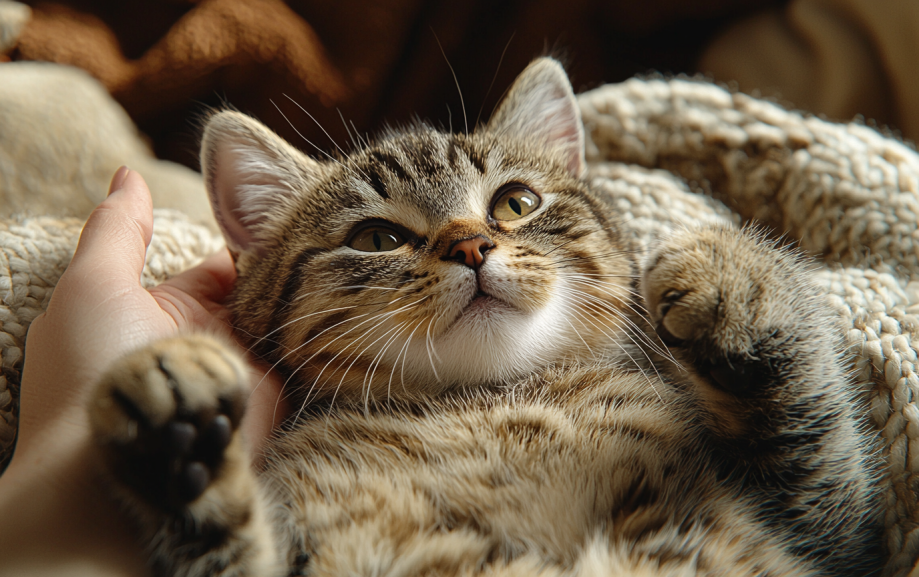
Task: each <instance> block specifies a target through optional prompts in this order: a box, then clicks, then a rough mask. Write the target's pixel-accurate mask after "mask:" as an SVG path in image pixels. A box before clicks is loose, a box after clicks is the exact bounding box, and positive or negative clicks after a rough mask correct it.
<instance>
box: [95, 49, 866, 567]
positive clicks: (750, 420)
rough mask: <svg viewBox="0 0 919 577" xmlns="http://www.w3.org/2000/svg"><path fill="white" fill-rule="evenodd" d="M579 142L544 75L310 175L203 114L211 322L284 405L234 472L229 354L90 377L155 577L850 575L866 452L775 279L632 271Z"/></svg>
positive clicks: (716, 248)
mask: <svg viewBox="0 0 919 577" xmlns="http://www.w3.org/2000/svg"><path fill="white" fill-rule="evenodd" d="M583 149H584V133H583V128H582V125H581V122H580V115H579V112H578V107H577V104H576V101H575V99H574V95H573V93H572V89H571V86H570V84H569V82H568V79H567V77H566V75H565V73H564V71H563V70H562V68H561V66H560V65H559V64H558V63H557V62H555V61H553V60H551V59H540V60H537V61H535V62H534V63H533V64H531V65H530V66H529V67H528V68H527V69H526V70H525V71H524V72H523V73H522V74H521V76H520V77H519V78H518V79H517V81H516V82H515V84H514V85H513V87H512V88H511V90H510V92H509V93H508V96H507V97H506V98H505V99H504V101H503V103H502V104H501V105H500V107H499V108H498V110H497V111H496V112H495V114H494V117H493V118H492V119H491V121H490V122H489V124H488V125H487V126H485V127H483V128H481V129H479V130H477V131H475V132H474V133H472V134H447V133H444V132H442V131H439V130H436V129H434V128H432V127H430V126H427V125H424V124H420V123H419V124H417V125H414V126H411V127H409V128H407V129H405V130H401V131H397V130H392V131H390V132H388V133H386V134H384V135H382V136H381V137H380V138H379V139H378V140H376V141H375V142H373V143H362V146H361V147H359V149H358V150H355V151H353V152H352V153H350V154H348V155H346V156H343V157H340V158H337V159H332V158H330V159H329V160H328V161H323V162H320V161H317V160H313V159H311V158H309V157H307V156H306V155H304V154H303V153H301V152H299V151H298V150H296V149H295V148H293V147H292V146H290V145H289V144H287V143H285V142H284V141H282V140H281V139H280V138H279V137H278V136H276V135H275V134H274V133H272V132H271V131H269V130H268V129H267V128H266V127H264V126H263V125H261V124H260V123H258V122H257V121H255V120H253V119H252V118H249V117H247V116H245V115H242V114H239V113H236V112H229V111H227V112H220V113H217V114H214V115H213V116H212V117H211V118H210V119H209V121H208V123H207V126H206V128H205V131H204V138H203V144H202V156H201V158H202V167H203V171H204V173H205V178H206V183H207V188H208V191H209V194H210V196H211V200H212V203H213V207H214V211H215V214H216V216H217V219H218V221H219V223H220V225H221V227H222V229H223V232H224V235H225V237H226V241H227V244H228V246H229V248H230V250H231V252H232V253H233V254H234V256H235V258H236V264H237V267H238V270H239V280H238V282H237V286H236V289H235V292H234V295H233V298H232V304H231V310H232V313H233V318H234V322H235V324H236V326H237V327H238V329H239V331H240V333H242V334H244V335H247V337H248V338H249V339H250V340H251V343H250V344H251V350H252V351H254V353H255V354H257V355H258V356H259V357H261V358H262V359H265V360H267V361H269V362H270V363H272V364H273V365H274V367H275V368H276V369H277V370H278V371H279V372H280V373H281V374H282V375H283V377H284V378H285V379H286V391H287V392H288V394H290V395H291V396H292V398H294V399H295V403H294V406H295V409H296V411H295V414H294V415H293V416H292V417H291V418H290V419H289V420H288V421H287V423H286V425H285V426H284V427H283V430H282V431H280V432H279V433H278V434H277V438H276V439H274V440H273V441H272V444H271V448H270V450H269V454H268V456H267V458H266V459H265V464H264V465H263V466H262V467H261V470H258V471H254V470H252V468H251V467H250V464H249V463H250V458H249V456H248V454H247V452H246V448H245V444H244V442H243V440H242V439H241V438H240V434H239V432H238V429H237V427H238V425H239V423H240V419H241V417H242V415H243V412H244V406H245V401H246V397H247V391H248V390H249V389H248V385H247V382H248V379H247V370H246V369H245V366H244V364H243V362H242V361H241V360H240V357H239V355H238V354H237V353H235V352H234V351H233V349H232V348H230V347H229V346H227V345H225V344H223V343H221V342H218V341H216V340H215V339H214V338H212V337H209V336H206V335H187V336H182V337H178V338H174V339H171V340H165V341H161V342H158V343H156V344H154V345H152V346H150V347H148V348H146V349H143V350H140V351H137V352H135V353H133V354H131V355H129V356H127V357H125V358H124V359H122V360H121V361H120V362H118V363H116V365H115V366H114V367H112V368H111V369H110V370H109V371H108V372H107V373H106V375H105V377H103V379H102V380H101V381H100V383H99V385H98V388H97V392H96V395H95V397H94V400H93V404H92V406H91V408H90V410H91V414H92V422H93V427H94V434H95V438H96V440H97V441H98V443H99V444H100V445H101V447H102V450H103V451H104V454H105V457H106V461H105V462H106V463H107V467H108V472H109V473H110V475H111V477H112V479H113V482H114V486H115V487H116V489H117V494H118V495H119V497H120V498H121V499H122V500H123V502H124V503H125V504H126V506H127V507H128V508H129V510H130V512H131V513H133V514H134V515H135V516H136V518H137V520H138V524H139V527H140V530H141V531H142V532H143V539H144V543H146V544H148V546H149V553H150V559H151V561H150V562H151V566H152V567H153V570H154V572H155V573H156V574H158V575H169V576H172V575H176V576H204V575H206V576H212V575H219V576H231V575H232V576H259V577H261V576H266V577H267V576H285V575H290V576H293V575H316V576H319V575H323V576H326V575H328V576H345V575H374V576H376V575H379V576H382V575H387V576H417V575H441V576H460V575H463V576H472V575H495V576H497V575H521V576H522V575H527V576H545V577H549V576H575V575H577V576H587V575H616V576H620V575H622V576H624V575H633V576H637V575H642V576H652V575H653V576H663V575H672V576H676V575H680V576H686V575H713V576H714V575H721V576H728V575H730V576H739V575H757V576H796V577H798V576H804V575H840V576H841V575H865V574H870V573H873V572H874V571H875V570H876V568H877V555H876V554H875V549H876V548H875V546H874V543H875V542H876V541H877V539H878V535H877V529H876V527H877V525H878V517H879V509H878V493H877V490H876V477H877V471H878V468H877V465H876V463H875V455H874V453H873V451H872V449H871V445H870V442H869V437H868V435H867V434H866V432H865V430H864V428H863V425H862V424H860V418H859V415H860V413H862V412H863V411H862V410H861V407H860V406H859V404H858V402H857V400H856V397H855V393H854V392H853V391H852V390H851V384H850V382H849V381H848V379H847V374H846V368H845V366H844V364H843V362H842V360H841V357H840V354H839V352H838V351H839V342H838V339H837V334H838V331H837V330H835V322H836V321H835V320H834V319H833V317H832V316H831V313H830V312H828V307H827V306H826V303H825V302H824V297H823V296H822V294H821V293H820V291H819V290H817V289H816V288H815V287H814V286H813V285H812V284H811V283H810V282H809V281H808V279H807V276H806V274H805V271H804V268H803V267H802V265H801V263H800V258H799V257H797V256H795V255H794V254H792V253H790V252H788V251H786V250H780V249H776V248H775V247H774V246H773V245H772V244H769V243H767V242H766V241H765V240H764V239H763V238H761V237H760V236H757V235H756V234H754V233H751V232H750V231H739V230H735V229H731V228H726V227H725V228H717V227H713V228H701V229H686V230H682V231H679V232H677V233H675V234H673V235H672V236H671V237H669V238H666V239H664V240H662V241H661V242H660V243H659V246H657V247H656V250H655V251H654V252H653V254H651V255H650V256H648V257H647V258H643V259H641V260H642V262H639V260H640V258H639V256H640V255H639V253H638V251H637V250H636V249H635V247H634V246H632V245H631V244H630V241H629V239H628V238H627V236H626V235H625V234H624V233H623V232H621V230H620V229H619V228H617V226H618V225H617V216H616V214H615V213H614V212H613V211H612V208H611V207H610V206H608V205H605V204H604V202H603V201H602V198H601V197H600V196H598V195H597V194H596V193H594V192H592V191H591V189H590V187H589V186H588V185H587V184H586V183H585V182H584V180H582V176H583V175H584V172H585V160H584V152H583ZM644 310H646V311H647V313H645V312H643V311H644Z"/></svg>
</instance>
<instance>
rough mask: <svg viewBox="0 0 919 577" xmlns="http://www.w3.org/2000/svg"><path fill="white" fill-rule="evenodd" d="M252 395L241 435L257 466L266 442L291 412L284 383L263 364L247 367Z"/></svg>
mask: <svg viewBox="0 0 919 577" xmlns="http://www.w3.org/2000/svg"><path fill="white" fill-rule="evenodd" d="M250 371H251V373H250V375H251V381H252V383H253V387H254V388H253V389H252V394H251V395H250V396H249V401H248V403H247V405H246V414H245V416H244V417H243V423H242V428H243V435H244V436H245V438H246V440H247V441H248V443H249V446H250V447H251V448H252V449H253V452H252V456H253V458H254V460H255V462H256V464H258V463H259V462H260V461H261V460H262V459H263V458H264V453H263V450H264V449H265V443H266V441H267V440H268V439H269V438H271V436H272V435H273V433H274V431H275V430H277V428H278V427H280V426H281V423H283V422H284V420H285V419H286V418H287V417H288V416H290V414H291V412H292V411H291V408H290V404H289V403H288V401H287V398H286V396H285V395H284V394H283V393H284V379H283V378H282V377H281V376H280V375H279V374H278V373H276V372H274V371H270V369H269V367H268V366H267V365H265V364H263V363H252V364H251V365H250Z"/></svg>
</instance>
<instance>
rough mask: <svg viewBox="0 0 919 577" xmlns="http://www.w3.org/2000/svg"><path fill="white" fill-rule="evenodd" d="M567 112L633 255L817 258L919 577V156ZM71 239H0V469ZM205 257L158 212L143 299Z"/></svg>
mask: <svg viewBox="0 0 919 577" xmlns="http://www.w3.org/2000/svg"><path fill="white" fill-rule="evenodd" d="M580 103H581V110H582V116H583V120H584V124H585V126H586V129H587V133H588V138H587V158H588V161H589V165H590V172H589V174H588V178H589V179H590V180H591V182H592V184H593V185H594V187H595V188H596V189H597V190H599V191H601V193H602V194H604V195H606V196H607V198H608V200H609V201H610V203H611V204H612V205H613V206H615V207H616V211H617V213H618V214H620V215H621V220H620V225H621V226H622V227H623V229H624V230H626V231H628V232H629V233H630V234H632V235H633V236H634V237H635V239H636V240H637V242H638V246H640V247H642V248H644V249H647V248H648V247H650V246H652V245H653V243H654V240H655V238H658V237H659V236H661V235H663V234H667V233H668V232H669V231H672V230H673V229H674V228H675V227H679V226H684V225H690V226H691V225H694V224H699V223H719V222H720V223H724V222H733V223H735V224H743V223H746V222H751V221H752V222H758V223H762V224H765V225H767V226H769V227H771V228H772V229H773V230H774V231H776V235H785V237H787V238H788V239H789V240H792V241H795V242H796V243H797V244H798V245H799V246H800V247H801V248H802V249H803V250H804V251H806V252H807V253H809V254H811V255H813V256H814V257H815V258H816V262H817V263H818V264H817V265H816V266H815V267H814V271H813V272H812V273H811V274H813V275H814V278H815V280H816V282H818V283H819V284H820V285H822V286H823V287H825V288H826V290H827V292H828V293H829V306H831V307H832V308H833V309H834V310H835V311H837V312H838V313H839V319H840V324H839V330H840V331H841V333H842V334H843V335H845V339H846V341H845V342H846V343H847V348H848V353H849V355H850V358H851V362H852V367H853V375H854V379H855V380H856V382H857V385H858V386H859V387H861V388H862V389H863V390H864V391H865V394H866V398H867V399H868V402H867V403H866V410H867V411H869V414H870V422H871V424H873V425H874V426H875V427H876V428H877V430H878V431H879V435H880V438H881V440H882V445H883V453H884V458H885V459H887V463H888V473H889V474H888V475H887V476H886V477H885V479H884V481H883V482H884V484H885V488H884V497H885V499H886V506H887V509H886V511H887V514H886V518H885V527H886V529H885V539H886V544H887V548H888V555H889V560H888V563H887V568H886V571H885V575H897V576H899V575H908V574H911V573H910V572H911V571H912V572H913V573H912V574H915V575H919V568H917V569H915V570H914V566H915V564H916V560H917V555H919V508H917V493H916V490H915V489H914V487H919V407H917V405H916V403H915V396H916V395H917V393H919V376H917V374H916V370H917V354H916V352H917V349H916V346H915V344H914V341H913V338H914V337H913V335H914V334H917V333H919V316H917V315H919V230H917V224H919V222H917V215H919V155H917V154H916V152H915V151H913V150H912V149H910V148H909V147H907V146H905V145H904V144H902V143H900V142H898V141H897V140H895V139H893V138H889V137H885V136H883V135H881V134H879V133H878V132H876V131H875V130H872V129H869V128H867V127H864V126H861V125H858V124H833V123H829V122H825V121H822V120H820V119H818V118H814V117H808V116H804V115H801V114H798V113H795V112H789V111H786V110H784V109H782V108H781V107H779V106H776V105H774V104H772V103H769V102H766V101H762V100H757V99H755V98H751V97H749V96H745V95H742V94H732V93H730V92H728V91H726V90H723V89H721V88H718V87H716V86H713V85H710V84H706V83H703V82H694V81H688V80H654V79H651V80H637V79H636V80H630V81H628V82H624V83H622V84H616V85H608V86H604V87H601V88H598V89H596V90H593V91H591V92H588V93H585V94H583V95H582V96H581V97H580ZM700 192H701V193H706V194H699V193H700ZM79 228H80V224H79V222H77V221H74V220H61V219H43V218H35V219H30V220H25V221H17V222H6V223H0V347H2V368H3V372H2V377H0V379H2V380H0V461H3V460H4V456H6V457H8V456H9V449H10V447H11V441H12V439H13V438H14V435H15V423H16V420H15V415H16V405H17V399H18V390H19V389H18V386H19V370H20V369H21V362H22V354H23V351H22V344H23V339H24V334H25V331H26V329H27V328H28V325H29V323H30V322H31V321H32V319H34V318H35V316H37V315H38V314H39V313H40V312H41V311H42V310H43V309H44V306H45V305H46V304H47V301H48V298H49V296H50V294H51V291H52V289H53V287H54V284H55V282H56V281H57V279H58V278H59V277H60V274H61V273H62V272H63V269H64V268H65V266H66V263H67V262H68V261H69V259H70V257H71V255H72V254H73V249H74V246H75V243H76V239H77V236H78V232H79ZM219 244H220V241H219V239H217V238H215V237H213V236H212V235H211V234H210V233H209V232H208V231H207V230H206V229H204V228H202V227H200V226H197V225H194V224H192V223H191V222H190V221H188V220H187V219H184V218H182V217H181V215H178V214H176V213H174V212H172V213H163V212H159V213H158V214H157V221H156V227H155V233H154V242H153V245H152V246H151V249H150V251H149V253H148V257H147V269H146V270H145V272H144V282H145V284H147V285H151V284H155V283H156V282H160V281H162V280H163V279H165V278H167V277H169V276H171V275H173V274H175V273H177V272H179V271H180V270H182V269H184V268H187V267H188V266H191V265H192V264H194V263H196V262H198V261H199V260H200V259H201V258H202V257H203V256H204V255H206V254H207V253H209V252H211V251H212V250H214V249H215V248H216V247H218V246H219Z"/></svg>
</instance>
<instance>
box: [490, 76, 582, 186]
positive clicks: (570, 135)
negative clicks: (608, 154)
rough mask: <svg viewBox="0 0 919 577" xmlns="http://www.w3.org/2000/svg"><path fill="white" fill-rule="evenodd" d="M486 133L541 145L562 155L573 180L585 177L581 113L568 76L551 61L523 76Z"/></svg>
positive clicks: (495, 115) (516, 81) (509, 92)
mask: <svg viewBox="0 0 919 577" xmlns="http://www.w3.org/2000/svg"><path fill="white" fill-rule="evenodd" d="M486 130H488V131H489V132H493V133H496V134H501V135H507V136H511V137H515V138H520V139H524V140H527V141H528V142H541V143H543V144H544V145H545V147H546V148H548V149H551V150H552V151H553V152H556V153H559V154H562V155H563V158H564V160H565V162H566V165H567V167H568V171H569V172H570V173H571V174H572V175H573V176H575V177H577V178H580V177H581V176H582V175H583V174H584V170H585V167H586V164H585V161H584V126H583V124H582V123H581V111H580V109H579V108H578V103H577V100H576V99H575V97H574V90H572V88H571V82H569V80H568V75H567V74H565V70H564V69H563V68H562V65H561V64H559V63H558V61H556V60H554V59H552V58H539V59H537V60H534V61H533V62H532V63H531V64H530V65H529V66H527V67H526V69H525V70H524V71H523V72H521V73H520V76H518V77H517V80H515V81H514V84H513V86H511V88H510V90H509V91H508V94H507V96H506V97H505V98H504V100H503V101H502V102H501V105H500V106H499V107H498V109H497V110H496V111H495V114H494V116H492V119H491V121H490V122H489V123H488V127H487V129H486Z"/></svg>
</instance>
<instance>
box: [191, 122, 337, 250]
mask: <svg viewBox="0 0 919 577" xmlns="http://www.w3.org/2000/svg"><path fill="white" fill-rule="evenodd" d="M201 172H203V173H204V184H205V188H206V189H207V192H208V196H209V197H210V200H211V208H213V210H214V216H215V217H216V219H217V223H218V224H219V225H220V228H221V231H222V232H223V236H224V239H226V242H227V247H229V249H230V250H231V251H232V252H233V253H235V254H239V253H242V252H250V253H254V254H260V253H262V252H264V251H265V249H266V248H267V247H268V246H269V245H270V244H271V243H272V242H275V241H277V240H278V239H277V236H278V234H279V231H278V225H277V223H278V222H279V221H280V220H282V219H283V218H284V215H286V214H289V213H290V212H292V207H293V206H295V204H296V200H297V198H299V197H300V196H302V195H303V194H305V192H306V191H308V190H310V188H311V185H313V184H314V183H313V181H314V179H315V177H316V175H318V174H319V173H320V172H321V167H320V164H319V163H318V162H316V161H315V160H312V159H311V158H309V157H308V156H306V155H305V154H303V153H302V152H300V151H299V150H297V149H296V148H294V147H293V146H291V145H290V144H288V143H287V142H285V141H284V139H282V138H281V137H280V136H278V135H277V134H275V133H274V132H272V131H271V130H270V129H269V128H268V127H267V126H265V125H264V124H262V123H261V122H259V121H257V120H255V119H254V118H252V117H250V116H246V115H245V114H240V113H239V112H233V111H229V110H226V111H223V112H218V113H217V114H215V115H213V116H212V117H210V118H209V119H208V122H207V125H206V126H205V128H204V135H203V137H202V139H201Z"/></svg>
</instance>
